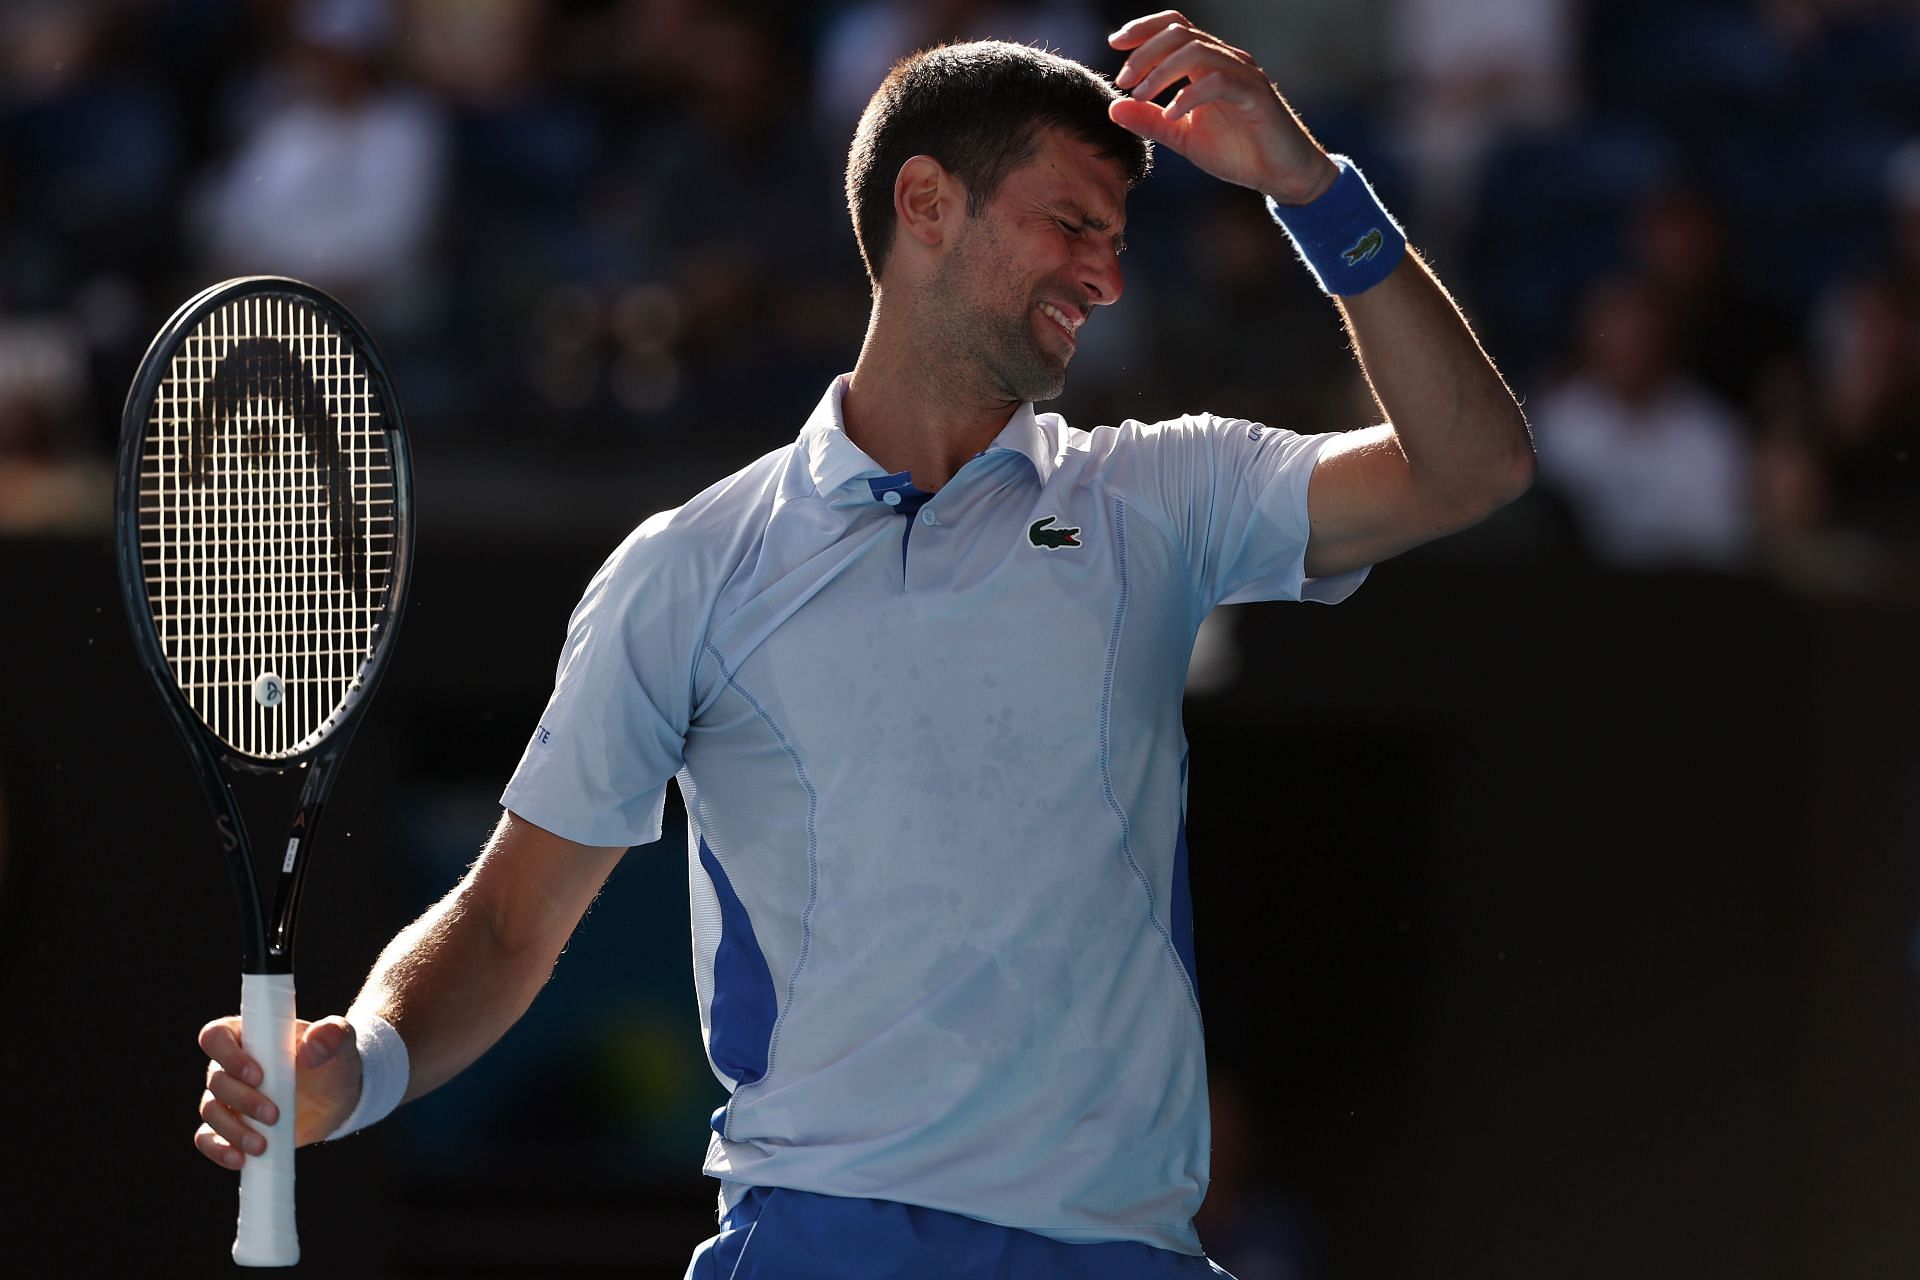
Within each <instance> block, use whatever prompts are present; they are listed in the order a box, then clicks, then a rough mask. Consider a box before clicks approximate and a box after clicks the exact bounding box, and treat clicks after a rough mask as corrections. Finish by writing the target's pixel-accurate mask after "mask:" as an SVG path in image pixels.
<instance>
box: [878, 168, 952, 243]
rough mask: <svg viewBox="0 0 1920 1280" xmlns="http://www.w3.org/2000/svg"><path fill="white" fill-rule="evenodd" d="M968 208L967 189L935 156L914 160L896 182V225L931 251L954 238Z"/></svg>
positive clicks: (894, 201) (894, 186)
mask: <svg viewBox="0 0 1920 1280" xmlns="http://www.w3.org/2000/svg"><path fill="white" fill-rule="evenodd" d="M966 207H967V194H966V189H965V188H964V187H962V186H961V185H960V180H959V179H958V178H955V177H954V176H953V175H952V174H951V173H948V172H947V170H946V167H945V166H944V165H942V164H941V163H940V162H939V161H938V160H935V159H934V158H933V157H932V156H914V157H912V158H911V159H909V160H908V161H907V162H906V163H905V164H903V165H901V166H900V172H899V173H898V174H897V175H895V177H894V179H893V217H894V221H895V223H896V224H897V225H898V227H899V230H900V231H901V232H902V233H903V234H905V235H908V236H911V237H912V238H913V239H914V240H916V241H918V242H919V243H920V244H922V245H925V246H926V247H927V248H929V249H932V248H937V247H938V246H939V245H940V244H941V243H942V242H944V241H946V240H947V239H949V238H951V237H952V235H953V232H954V228H955V227H956V226H957V225H958V224H959V222H960V220H961V219H962V218H963V217H964V216H965V214H966Z"/></svg>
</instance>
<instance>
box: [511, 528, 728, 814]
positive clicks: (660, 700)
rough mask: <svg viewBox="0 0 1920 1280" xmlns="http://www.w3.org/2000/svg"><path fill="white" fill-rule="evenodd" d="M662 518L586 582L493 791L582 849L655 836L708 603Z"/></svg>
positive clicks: (687, 714) (679, 746) (683, 728)
mask: <svg viewBox="0 0 1920 1280" xmlns="http://www.w3.org/2000/svg"><path fill="white" fill-rule="evenodd" d="M671 515H672V513H670V512H669V513H664V514H663V515H661V516H656V517H654V518H653V519H652V520H649V521H648V522H647V523H646V524H643V525H642V526H640V528H639V529H637V530H635V531H634V533H633V534H632V535H630V536H629V537H628V538H627V540H626V541H625V542H623V543H622V544H621V545H620V547H619V549H618V550H616V551H615V552H614V553H613V555H612V556H611V557H609V558H608V560H607V562H606V563H605V564H604V565H602V566H601V567H600V571H599V572H598V573H596V574H595V575H594V577H593V581H592V582H591V583H589V584H588V586H587V590H586V594H585V595H583V596H582V597H581V598H580V603H579V605H578V606H576V607H575V609H574V611H573V616H572V618H571V620H570V621H569V622H568V624H567V639H566V644H565V646H564V647H563V648H562V650H561V653H560V663H559V669H558V672H557V674H556V675H555V678H554V687H553V695H552V697H550V698H549V699H548V700H547V706H546V710H545V711H544V712H542V713H541V716H540V723H539V725H538V726H537V727H536V728H535V729H534V732H533V736H532V738H531V739H530V740H529V741H528V743H527V748H526V751H525V752H524V753H523V754H522V755H521V757H520V764H519V767H517V768H516V769H515V770H514V773H513V777H512V779H511V780H510V781H509V782H508V783H507V789H506V791H505V792H504V793H503V794H502V795H501V797H500V803H501V804H502V805H504V806H505V807H506V808H508V809H510V810H512V811H513V812H514V813H516V814H518V815H520V816H521V817H524V818H526V819H527V820H528V821H530V822H532V823H534V824H535V825H537V826H540V827H544V828H545V829H547V830H549V831H552V832H553V833H554V834H556V835H559V836H563V837H565V838H566V839H569V840H574V841H577V842H579V843H581V844H590V845H599V846H605V847H609V848H611V847H619V846H630V845H636V844H648V843H651V842H652V841H655V840H658V839H659V838H660V827H661V813H662V806H663V805H664V803H665V800H666V787H667V780H668V779H669V778H671V777H672V776H673V775H674V774H675V773H676V772H677V771H678V770H679V768H680V764H681V756H682V754H683V752H684V749H685V743H686V734H687V723H688V720H689V719H690V718H691V715H692V706H691V703H692V697H693V695H692V688H693V675H692V668H693V663H694V661H695V658H696V650H697V649H698V646H699V640H698V636H699V635H700V634H701V628H702V627H703V625H704V619H705V617H706V612H707V600H706V595H705V593H704V592H702V591H701V590H700V589H699V588H698V586H697V583H696V582H695V581H694V579H695V578H697V573H696V572H694V571H692V568H691V566H689V565H688V564H687V563H686V558H685V557H684V556H677V555H676V553H675V551H674V548H673V542H674V540H673V539H671V538H670V537H668V536H665V534H666V527H667V523H668V520H669V517H670V516H671Z"/></svg>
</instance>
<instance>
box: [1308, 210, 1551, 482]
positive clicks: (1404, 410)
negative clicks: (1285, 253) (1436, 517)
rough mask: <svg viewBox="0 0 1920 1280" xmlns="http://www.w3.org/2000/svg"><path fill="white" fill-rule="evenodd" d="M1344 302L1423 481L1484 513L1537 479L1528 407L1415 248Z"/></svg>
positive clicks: (1363, 360) (1372, 379)
mask: <svg viewBox="0 0 1920 1280" xmlns="http://www.w3.org/2000/svg"><path fill="white" fill-rule="evenodd" d="M1336 301H1337V302H1338V303H1339V305H1340V313H1341V316H1342V318H1343V319H1344V320H1345V321H1346V325H1347V332H1348V333H1349V334H1350V335H1351V336H1352V338H1353V345H1354V350H1355V353H1356V354H1357V355H1358V356H1359V357H1360V364H1361V368H1362V370H1363V371H1364V372H1365V374H1366V376H1367V381H1368V383H1369V384H1370V385H1371V386H1372V388H1373V393H1374V397H1375V398H1376V399H1377V400H1378V401H1379V403H1380V407H1381V410H1382V411H1383V412H1384V413H1385V414H1386V416H1387V420H1388V421H1389V422H1390V423H1392V424H1393V429H1394V433H1395V434H1396V435H1397V436H1398V437H1399V441H1400V448H1401V450H1402V451H1403V452H1404V453H1405V454H1406V457H1407V465H1408V468H1409V470H1410V472H1411V473H1412V475H1413V477H1414V481H1415V483H1416V484H1418V485H1419V486H1420V487H1421V488H1422V489H1424V490H1426V491H1427V492H1428V493H1429V494H1430V495H1432V496H1433V497H1434V498H1436V499H1443V500H1445V501H1446V502H1448V503H1449V504H1450V505H1452V504H1458V505H1459V506H1461V507H1464V508H1468V509H1474V508H1480V509H1483V513H1484V512H1490V511H1492V510H1494V509H1495V508H1498V507H1500V506H1502V505H1504V504H1505V503H1507V502H1510V501H1512V500H1513V499H1514V498H1515V497H1517V496H1518V495H1519V494H1520V493H1522V492H1524V491H1525V490H1526V488H1527V487H1528V486H1529V485H1530V484H1532V482H1533V474H1534V457H1533V439H1532V436H1531V435H1530V434H1529V433H1528V431H1527V422H1526V418H1525V416H1524V415H1523V414H1522V413H1521V412H1520V406H1519V405H1518V403H1516V402H1515V400H1514V397H1513V393H1512V392H1511V391H1510V390H1508V388H1507V384H1506V382H1505V381H1504V380H1502V378H1501V377H1500V374H1499V372H1498V371H1497V370H1495V368H1494V367H1493V362H1492V361H1491V360H1489V359H1488V358H1487V354H1486V352H1485V351H1483V350H1482V349H1481V347H1480V343H1479V341H1478V340H1477V339H1475V338H1474V336H1473V331H1472V330H1471V329H1469V328H1468V326H1467V322H1466V319H1465V317H1463V316H1462V315H1461V314H1460V310H1459V308H1458V307H1457V306H1455V305H1454V302H1453V299H1452V298H1451V297H1449V296H1448V295H1447V292H1446V290H1445V289H1444V288H1443V287H1442V286H1441V284H1440V282H1439V280H1438V279H1436V278H1435V277H1434V275H1433V273H1432V272H1431V271H1429V270H1428V269H1427V266H1426V264H1425V263H1424V262H1422V261H1421V260H1420V259H1419V257H1418V256H1417V255H1416V254H1415V253H1414V252H1413V250H1412V248H1411V246H1409V248H1408V250H1407V253H1406V256H1405V257H1404V258H1402V259H1401V261H1400V263H1399V265H1398V266H1396V267H1395V268H1394V269H1393V271H1392V273H1391V274H1389V275H1388V276H1387V278H1386V279H1384V280H1382V281H1381V282H1380V283H1379V284H1377V285H1375V286H1374V287H1372V288H1371V289H1368V290H1367V291H1366V292H1364V293H1359V294H1353V295H1350V296H1347V297H1344V298H1338V299H1336Z"/></svg>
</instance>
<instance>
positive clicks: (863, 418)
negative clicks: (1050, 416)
mask: <svg viewBox="0 0 1920 1280" xmlns="http://www.w3.org/2000/svg"><path fill="white" fill-rule="evenodd" d="M902 311H904V308H899V307H897V304H896V305H895V307H894V309H890V304H889V300H888V299H887V297H886V296H885V294H884V292H880V291H876V293H875V295H874V301H873V315H872V317H871V319H870V320H869V321H868V323H867V337H866V341H865V342H864V343H862V344H861V347H860V359H859V361H858V363H856V364H855V365H854V368H853V376H852V377H851V378H849V379H848V381H847V390H846V395H845V398H844V399H843V400H842V402H841V407H840V412H841V418H842V420H843V421H844V422H845V424H846V428H847V437H848V438H849V439H850V440H852V441H853V442H854V443H855V444H857V445H859V446H860V448H861V450H862V451H863V452H864V453H865V454H866V455H867V456H868V457H870V458H872V459H873V460H874V461H875V462H877V463H879V464H880V465H881V466H883V467H885V468H886V469H887V470H888V471H906V472H909V473H911V474H912V476H913V483H914V484H915V485H916V486H917V487H919V488H921V489H925V490H927V491H928V492H932V491H934V490H936V489H938V488H940V486H941V485H944V484H945V483H946V482H947V481H949V480H951V479H952V478H953V474H954V472H956V471H958V470H959V469H960V468H961V467H963V466H965V465H966V464H967V461H968V460H969V459H970V458H972V457H973V456H974V455H975V454H978V453H979V452H980V451H981V450H983V449H985V448H986V447H987V446H988V445H990V444H992V443H993V438H994V437H995V436H997V435H999V434H1000V431H1001V428H1003V427H1005V426H1006V425H1007V422H1008V420H1009V419H1011V418H1012V417H1013V415H1014V414H1015V412H1017V411H1018V410H1019V408H1020V402H1019V401H1018V400H1014V399H1009V398H1008V397H1007V395H1006V394H1005V393H1004V392H999V391H996V390H993V389H991V381H990V379H988V378H987V377H986V376H985V375H984V373H983V371H981V370H979V369H977V368H975V367H974V362H973V361H971V360H968V359H966V358H964V357H963V356H962V355H961V353H959V352H954V351H940V350H937V349H936V348H937V347H938V345H939V344H937V343H935V342H933V341H930V340H928V339H926V338H925V337H924V336H921V335H923V334H924V333H925V332H926V331H925V330H924V329H923V328H922V327H921V326H917V325H915V324H914V323H912V318H911V317H910V316H908V315H906V314H900V313H899V312H902Z"/></svg>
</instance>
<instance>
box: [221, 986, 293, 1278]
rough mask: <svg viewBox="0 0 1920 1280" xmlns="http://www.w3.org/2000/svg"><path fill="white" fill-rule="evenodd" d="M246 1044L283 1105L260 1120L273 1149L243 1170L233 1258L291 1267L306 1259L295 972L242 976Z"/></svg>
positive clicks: (264, 1082)
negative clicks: (296, 1142) (300, 1216)
mask: <svg viewBox="0 0 1920 1280" xmlns="http://www.w3.org/2000/svg"><path fill="white" fill-rule="evenodd" d="M240 1042H241V1043H242V1044H243V1045H245V1046H246V1049H247V1052H248V1053H250V1054H252V1055H253V1057H254V1059H255V1061H257V1062H259V1064H260V1073H261V1080H260V1092H262V1093H264V1094H266V1095H267V1097H269V1098H271V1099H272V1100H273V1104H274V1105H275V1106H276V1107H278V1108H279V1109H280V1118H279V1119H278V1120H277V1121H275V1122H274V1123H273V1124H270V1125H262V1124H260V1123H259V1122H258V1121H254V1122H253V1123H254V1126H255V1127H256V1128H258V1129H259V1130H260V1131H261V1136H263V1137H265V1138H266V1140H267V1149H266V1151H265V1152H264V1153H262V1154H260V1155H257V1156H248V1157H247V1163H246V1164H245V1165H244V1166H243V1167H242V1168H241V1170H240V1221H239V1225H238V1227H237V1229H236V1230H235V1232H234V1237H233V1260H234V1261H235V1262H237V1263H239V1264H240V1265H241V1266H243V1267H290V1266H292V1265H293V1264H294V1263H296V1262H298V1261H300V1236H299V1233H298V1232H297V1231H296V1230H295V1229H294V1222H293V1117H294V1111H295V1110H296V1098H295V1096H294V1076H293V975H292V974H290V973H243V974H241V975H240Z"/></svg>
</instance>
